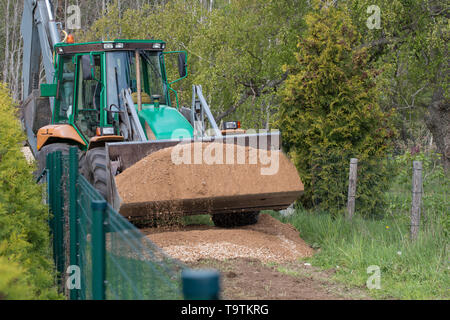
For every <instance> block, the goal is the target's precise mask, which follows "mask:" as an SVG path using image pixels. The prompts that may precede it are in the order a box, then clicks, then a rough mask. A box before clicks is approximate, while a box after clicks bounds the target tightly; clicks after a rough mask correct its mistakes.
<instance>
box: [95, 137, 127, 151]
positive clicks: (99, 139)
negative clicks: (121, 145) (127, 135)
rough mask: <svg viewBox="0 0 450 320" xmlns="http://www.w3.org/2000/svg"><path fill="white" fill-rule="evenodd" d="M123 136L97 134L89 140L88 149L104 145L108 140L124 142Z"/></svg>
mask: <svg viewBox="0 0 450 320" xmlns="http://www.w3.org/2000/svg"><path fill="white" fill-rule="evenodd" d="M123 139H124V138H123V137H122V136H96V137H93V138H92V139H91V141H90V142H89V147H88V149H89V150H90V149H92V148H97V147H100V146H103V145H104V144H105V143H106V142H122V141H123Z"/></svg>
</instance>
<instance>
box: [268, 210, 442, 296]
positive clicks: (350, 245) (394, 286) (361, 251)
mask: <svg viewBox="0 0 450 320" xmlns="http://www.w3.org/2000/svg"><path fill="white" fill-rule="evenodd" d="M273 215H274V216H275V217H277V218H278V219H280V220H281V221H283V222H285V223H291V224H292V225H293V226H294V227H296V228H297V229H298V230H299V231H300V235H301V237H302V238H303V239H304V240H305V241H307V242H308V243H309V244H310V245H312V246H313V247H315V248H316V249H319V250H318V253H317V254H316V255H315V256H314V257H312V258H310V259H307V261H309V262H310V263H311V264H312V265H313V266H317V267H321V268H323V269H336V271H337V272H336V274H335V276H334V277H335V279H336V280H338V281H340V282H344V283H346V284H349V285H352V286H358V287H365V286H366V281H367V280H368V278H369V276H371V274H368V273H367V268H368V267H369V266H379V267H380V271H381V288H380V289H379V290H377V289H372V290H370V294H371V295H372V296H373V297H375V298H399V299H448V298H449V297H450V296H449V292H448V289H449V285H450V279H449V270H448V268H449V264H448V257H447V254H448V252H447V250H448V239H443V238H442V237H441V236H442V234H440V233H439V230H426V231H424V232H422V233H421V234H420V236H419V238H418V239H417V240H416V241H414V242H412V241H410V240H409V237H408V230H407V228H406V226H404V225H398V224H396V221H394V220H392V219H384V220H378V221H370V220H364V219H361V218H355V219H354V220H353V221H351V222H348V221H346V220H345V219H343V218H336V219H333V218H332V217H331V216H330V215H328V214H324V213H322V214H320V213H316V214H313V213H308V212H305V211H300V210H299V211H297V212H296V213H295V214H294V215H292V216H291V217H288V218H286V217H282V216H281V215H279V214H278V213H273ZM387 227H389V228H387Z"/></svg>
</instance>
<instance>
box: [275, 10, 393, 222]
mask: <svg viewBox="0 0 450 320" xmlns="http://www.w3.org/2000/svg"><path fill="white" fill-rule="evenodd" d="M306 21H307V25H308V31H307V32H306V33H305V34H304V36H303V37H301V38H300V41H299V43H298V52H297V53H296V63H294V64H292V65H289V66H285V68H286V69H288V70H289V72H290V76H289V77H288V79H287V81H286V84H285V87H284V89H283V91H282V93H281V97H282V104H281V106H280V109H279V114H278V115H279V120H278V124H279V127H280V129H281V131H282V134H283V144H284V147H285V148H286V150H287V151H288V152H289V153H290V154H291V156H292V158H293V160H294V162H295V164H296V166H297V168H298V170H299V172H300V176H301V178H302V180H303V182H304V184H305V194H304V195H303V198H302V202H303V204H304V205H305V206H307V207H311V206H318V207H320V208H322V209H325V210H329V211H331V212H338V211H340V210H341V209H343V208H344V207H345V205H346V201H347V188H348V167H349V162H350V159H351V158H352V157H355V158H358V159H359V160H360V168H359V170H358V174H359V176H358V190H357V210H358V208H359V209H362V208H364V210H362V211H363V212H365V213H369V212H372V211H373V210H374V209H375V208H376V207H378V206H379V205H380V204H382V197H381V193H382V192H383V189H384V185H385V182H386V181H385V180H386V178H385V177H386V176H385V177H384V178H383V173H386V172H383V169H385V167H384V166H381V167H380V166H379V165H380V164H381V159H383V158H385V157H386V155H387V152H388V150H389V138H390V137H391V136H392V135H393V134H394V132H393V131H392V130H391V129H390V117H389V114H385V113H384V112H383V111H382V110H381V108H380V106H379V105H378V104H377V95H378V92H377V91H376V88H375V85H374V80H375V78H376V76H377V71H376V70H373V69H371V67H370V65H369V63H368V54H367V52H366V49H364V48H361V47H360V38H361V37H360V35H359V34H358V32H357V30H356V28H355V27H354V26H353V25H352V22H351V20H350V18H349V17H348V15H347V11H346V8H343V7H340V8H335V7H332V8H321V9H318V8H317V9H316V10H314V11H313V12H311V13H310V14H308V15H307V17H306Z"/></svg>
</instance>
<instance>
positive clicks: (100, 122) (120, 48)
mask: <svg viewBox="0 0 450 320" xmlns="http://www.w3.org/2000/svg"><path fill="white" fill-rule="evenodd" d="M36 21H40V22H42V23H36ZM60 33H61V32H60V31H58V29H57V25H56V23H55V22H54V20H53V15H52V7H51V3H50V1H48V0H46V1H44V0H38V1H34V0H26V1H25V7H24V16H23V21H22V36H23V38H24V61H23V63H24V66H23V80H24V86H23V87H24V90H23V91H24V97H23V100H24V103H23V107H22V108H23V124H24V129H25V131H26V133H27V136H28V139H27V142H28V145H29V146H30V148H31V150H32V152H33V154H34V155H35V157H36V159H37V161H38V167H39V169H40V171H42V170H43V169H44V168H45V161H46V156H47V154H49V153H52V152H54V151H61V152H62V153H63V154H67V153H68V150H69V148H70V147H71V146H77V147H78V148H79V150H80V152H79V154H80V161H79V163H80V171H81V172H82V174H83V175H84V176H85V177H86V178H87V179H88V181H89V182H90V183H91V184H92V185H93V186H94V187H95V188H96V189H97V190H98V191H99V192H100V193H101V194H102V195H103V196H104V198H105V199H107V200H108V202H109V203H110V204H111V205H112V206H113V207H114V208H115V209H117V210H120V212H121V213H122V214H123V215H125V216H127V217H138V216H140V215H143V214H144V213H145V212H148V210H152V208H153V209H155V208H158V206H160V204H157V203H156V204H155V203H154V201H153V199H148V201H146V202H144V203H142V202H141V203H136V204H131V205H127V206H122V201H121V198H120V196H119V192H118V190H117V187H116V184H115V176H117V175H118V174H120V173H121V172H123V171H125V170H126V169H128V168H130V167H131V166H133V165H134V164H135V163H137V162H138V161H140V160H141V159H143V158H145V157H147V156H148V155H150V154H151V153H153V152H156V151H158V150H161V149H164V148H168V147H173V146H176V145H177V144H179V143H182V142H183V143H186V142H197V141H202V142H204V143H209V142H221V143H236V144H241V145H244V146H250V145H251V141H255V140H254V139H255V138H256V139H259V138H262V136H264V137H263V138H264V139H266V141H268V142H269V143H267V144H266V148H267V149H279V148H280V145H279V136H280V134H279V132H274V133H263V134H253V135H251V134H245V132H244V133H243V132H241V131H239V130H237V129H238V128H237V126H236V123H226V124H225V125H224V127H223V130H221V129H219V127H218V125H217V123H216V121H215V119H214V117H213V115H212V113H211V110H210V109H209V106H208V104H207V103H206V101H205V99H204V97H203V93H202V88H201V87H200V86H193V94H192V105H191V106H190V107H189V108H187V107H180V106H179V104H178V95H177V92H176V91H175V90H174V89H173V88H172V85H173V84H174V83H175V82H177V81H180V80H182V79H184V78H185V77H186V76H187V53H186V52H184V51H176V52H165V48H166V43H165V42H164V41H159V40H115V41H99V42H89V43H73V41H72V40H73V38H72V37H67V34H66V39H64V40H60V39H59V35H60ZM168 55H175V57H176V60H178V72H179V78H178V79H174V80H172V81H170V80H169V79H168V75H167V71H166V57H167V56H168ZM40 56H41V57H42V60H43V64H44V68H45V75H46V80H47V81H46V82H47V83H46V84H42V85H41V86H40V90H39V89H38V82H39V81H36V79H37V78H38V76H39V66H38V65H39V57H40ZM170 93H172V96H174V99H171V94H170ZM211 174H214V172H211ZM251 179H252V177H249V181H251ZM302 191H303V186H302V185H301V183H300V184H299V186H298V188H297V189H296V190H294V191H292V190H291V191H290V192H288V193H286V192H281V191H280V190H273V192H270V193H264V194H249V195H239V196H236V195H231V194H230V196H227V197H220V198H217V199H216V198H211V199H207V200H208V201H207V203H208V207H207V208H206V207H202V206H201V205H199V203H198V202H196V199H186V200H185V201H184V202H183V204H182V206H181V209H179V210H180V213H181V214H185V215H189V214H199V213H202V214H204V213H209V214H212V215H213V220H214V222H215V223H216V225H219V226H236V225H245V224H251V223H255V222H256V221H257V216H258V212H259V211H260V210H264V209H285V208H287V207H288V206H289V205H290V204H291V203H292V202H294V201H295V200H296V199H297V198H298V196H299V195H300V194H301V193H302ZM151 204H154V205H153V206H152V205H151ZM149 208H150V209H149ZM230 215H232V219H230V217H231V216H230Z"/></svg>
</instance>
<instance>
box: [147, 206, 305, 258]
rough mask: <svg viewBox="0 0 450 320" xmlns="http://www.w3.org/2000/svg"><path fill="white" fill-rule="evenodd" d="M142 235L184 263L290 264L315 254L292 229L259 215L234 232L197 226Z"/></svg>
mask: <svg viewBox="0 0 450 320" xmlns="http://www.w3.org/2000/svg"><path fill="white" fill-rule="evenodd" d="M143 231H144V233H147V234H148V235H147V237H148V238H149V239H150V240H151V241H153V242H154V243H156V244H157V245H158V246H159V247H161V248H162V249H163V250H164V251H165V252H166V253H167V254H169V255H170V256H172V257H174V258H176V259H179V260H181V261H184V262H194V261H198V260H202V259H215V260H221V261H223V260H227V259H233V258H253V259H258V260H260V261H262V262H290V261H295V260H297V259H298V258H302V257H308V256H311V255H312V254H313V253H314V251H313V249H311V248H310V247H309V246H308V245H307V244H306V243H305V242H304V241H303V240H302V239H301V238H300V236H299V233H298V231H297V230H296V229H295V228H294V227H293V226H291V225H288V224H283V223H281V222H280V221H278V220H276V219H274V218H272V217H271V216H270V215H267V214H263V215H261V216H260V219H259V222H258V223H257V224H256V225H252V226H245V227H240V228H235V229H221V228H216V227H205V226H198V227H186V228H185V230H176V231H164V232H158V231H157V230H154V229H148V230H143Z"/></svg>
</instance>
